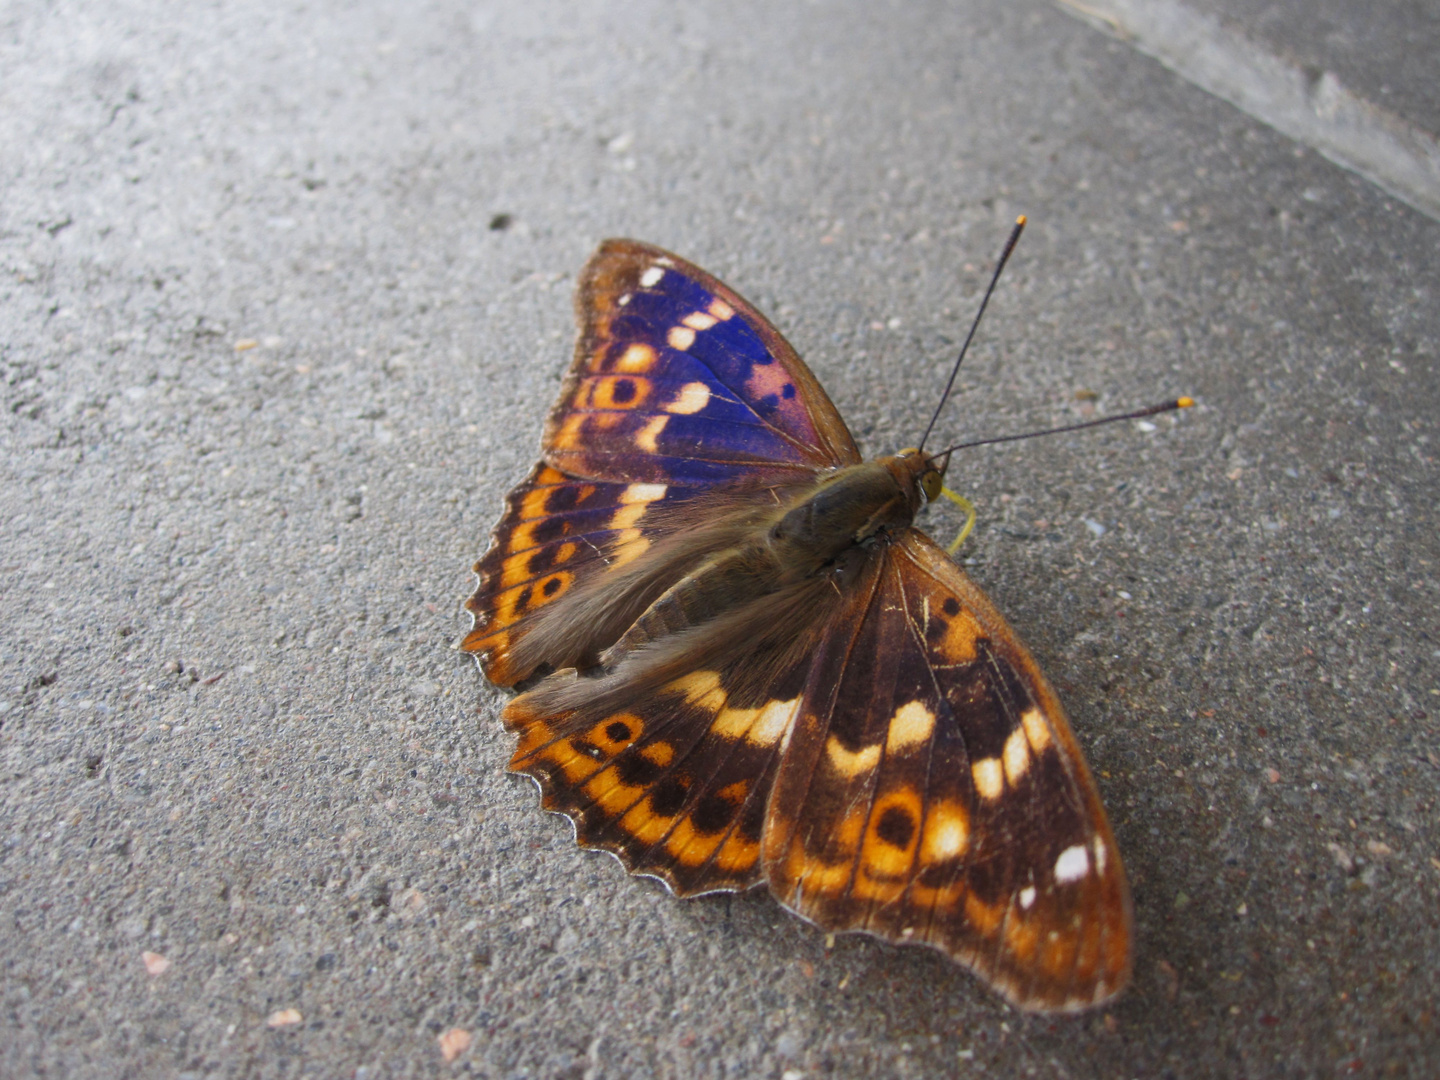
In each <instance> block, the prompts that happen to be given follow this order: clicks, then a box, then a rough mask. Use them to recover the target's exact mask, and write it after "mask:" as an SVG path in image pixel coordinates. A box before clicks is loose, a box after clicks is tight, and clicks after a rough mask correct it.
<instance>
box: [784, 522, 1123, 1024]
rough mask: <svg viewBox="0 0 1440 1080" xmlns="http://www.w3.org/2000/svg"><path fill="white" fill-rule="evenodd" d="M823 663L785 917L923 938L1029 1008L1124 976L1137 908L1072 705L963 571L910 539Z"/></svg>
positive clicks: (789, 855)
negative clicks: (1076, 731)
mask: <svg viewBox="0 0 1440 1080" xmlns="http://www.w3.org/2000/svg"><path fill="white" fill-rule="evenodd" d="M850 599H851V607H850V609H849V610H848V611H847V612H846V613H844V614H842V615H840V616H839V617H837V618H836V620H835V622H834V623H833V626H834V629H833V631H832V633H831V634H830V635H829V636H828V638H827V640H826V641H825V644H824V645H823V646H822V648H821V650H820V652H819V654H818V655H817V656H816V658H815V662H814V666H813V667H812V669H811V672H810V678H809V682H808V684H807V687H806V690H805V696H804V698H803V700H802V704H801V708H800V711H799V714H798V717H797V721H796V728H795V731H794V733H793V735H792V738H791V741H790V744H789V748H788V750H787V752H786V756H785V759H784V760H783V762H782V763H781V766H780V772H779V775H778V777H777V780H776V785H775V789H774V791H773V792H772V796H771V804H770V813H769V818H768V820H767V822H766V826H765V838H764V859H765V872H766V876H767V879H768V881H769V884H770V888H771V890H772V892H774V893H775V895H776V896H777V897H778V898H779V899H780V900H781V901H782V902H783V903H785V904H786V905H787V906H789V907H791V908H793V909H794V910H796V911H797V912H799V913H800V914H802V915H804V916H806V917H807V918H809V919H811V920H813V921H815V922H816V923H818V924H820V925H821V926H824V927H827V928H829V929H834V930H865V931H869V932H871V933H873V934H876V935H878V936H881V937H884V938H886V939H888V940H892V941H896V942H902V943H904V942H916V943H918V942H924V943H927V944H930V945H933V946H935V947H937V948H940V949H942V950H943V951H944V952H946V953H948V954H950V955H951V956H953V957H955V958H956V959H957V960H959V961H961V962H962V963H965V964H967V965H968V966H970V967H972V968H974V969H975V970H976V971H978V972H979V973H981V974H983V975H985V976H986V977H987V978H988V979H990V980H991V981H992V982H993V983H995V984H996V985H997V987H999V988H1000V989H1001V990H1002V991H1003V992H1005V993H1006V995H1007V996H1008V997H1010V998H1011V999H1012V1000H1013V1001H1015V1002H1017V1003H1018V1004H1021V1005H1024V1006H1026V1007H1031V1008H1050V1009H1066V1008H1080V1007H1084V1006H1086V1005H1090V1004H1093V1003H1095V1002H1096V1001H1098V1000H1102V999H1104V998H1106V997H1108V996H1110V995H1111V994H1113V993H1114V992H1115V990H1116V989H1118V988H1119V986H1121V985H1122V984H1123V983H1124V981H1125V979H1126V977H1127V976H1128V971H1129V897H1128V894H1127V893H1126V887H1125V881H1124V875H1123V871H1122V870H1121V867H1120V862H1119V858H1118V856H1117V854H1116V852H1115V845H1114V840H1113V838H1112V837H1111V834H1110V829H1109V825H1108V823H1107V822H1106V819H1105V814H1104V810H1103V808H1102V807H1101V805H1100V802H1099V798H1098V795H1097V794H1096V791H1095V788H1094V784H1093V781H1091V779H1090V777H1089V774H1088V772H1087V771H1086V768H1085V764H1084V761H1083V759H1082V758H1081V756H1080V753H1079V750H1078V748H1077V747H1076V746H1075V743H1074V739H1073V737H1072V736H1071V734H1070V731H1069V727H1068V725H1067V723H1066V721H1065V717H1064V713H1063V712H1062V711H1061V709H1060V706H1059V703H1058V701H1057V700H1056V698H1055V696H1054V694H1053V692H1052V691H1051V690H1050V688H1049V687H1048V685H1046V683H1045V681H1044V679H1043V677H1042V676H1041V675H1040V673H1039V671H1038V669H1036V667H1035V665H1034V662H1033V661H1032V660H1031V659H1030V657H1029V655H1028V654H1027V653H1026V652H1025V651H1024V649H1023V648H1022V647H1021V646H1020V645H1019V644H1018V642H1017V641H1016V640H1015V638H1014V635H1013V634H1012V633H1011V632H1010V631H1009V629H1008V627H1006V626H1005V623H1004V621H1003V620H1002V619H1001V618H1000V616H999V615H998V613H996V612H995V610H994V608H993V607H992V606H991V605H990V604H989V602H988V601H987V600H986V599H985V597H984V595H983V594H982V593H980V591H979V590H978V589H976V588H975V586H974V585H973V584H971V583H970V582H969V581H968V579H966V578H965V576H964V575H963V574H962V573H961V572H960V570H959V569H958V568H957V567H956V566H955V565H954V564H953V563H952V562H951V561H950V560H949V559H948V558H946V557H945V555H944V554H943V553H941V552H940V551H939V549H938V548H936V547H935V545H934V544H933V543H932V542H931V541H930V540H929V539H928V538H926V537H925V536H924V535H923V534H921V533H920V532H918V531H917V530H914V529H911V530H908V531H907V532H906V533H905V534H904V535H903V537H902V538H901V539H900V540H899V542H898V543H896V544H894V545H892V546H891V547H889V548H888V549H887V550H886V551H885V552H884V554H883V557H881V558H878V559H877V560H876V562H875V564H874V566H873V567H872V568H871V569H870V571H869V577H868V579H867V581H866V583H865V585H864V587H863V588H857V589H856V590H855V591H854V592H853V593H852V595H851V598H850Z"/></svg>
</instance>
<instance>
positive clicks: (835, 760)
mask: <svg viewBox="0 0 1440 1080" xmlns="http://www.w3.org/2000/svg"><path fill="white" fill-rule="evenodd" d="M825 753H826V755H827V756H828V757H829V758H830V765H831V767H832V768H834V770H835V771H836V772H838V773H839V774H840V775H841V776H848V777H856V776H859V775H860V774H861V773H867V772H869V771H870V770H871V769H873V768H875V766H876V765H878V764H879V763H880V746H879V744H878V743H877V744H876V745H874V746H867V747H865V748H864V749H863V750H854V751H851V750H846V749H845V747H844V746H842V745H841V743H840V740H839V739H837V738H836V737H835V736H834V735H831V736H830V738H829V739H828V740H826V743H825Z"/></svg>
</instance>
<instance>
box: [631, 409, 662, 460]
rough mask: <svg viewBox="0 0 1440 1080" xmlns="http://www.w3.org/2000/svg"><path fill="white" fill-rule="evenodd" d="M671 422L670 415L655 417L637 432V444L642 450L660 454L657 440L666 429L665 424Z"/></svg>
mask: <svg viewBox="0 0 1440 1080" xmlns="http://www.w3.org/2000/svg"><path fill="white" fill-rule="evenodd" d="M669 422H670V417H669V416H668V415H665V416H657V417H655V418H654V419H653V420H651V421H650V422H649V423H647V424H646V425H645V426H644V427H643V428H641V429H640V430H639V431H637V432H636V433H635V445H636V446H638V447H640V449H641V450H647V451H649V452H650V453H652V454H658V453H659V452H660V446H659V444H658V443H656V442H655V440H656V439H658V438H659V437H660V433H661V432H662V431H664V430H665V425H666V424H668V423H669Z"/></svg>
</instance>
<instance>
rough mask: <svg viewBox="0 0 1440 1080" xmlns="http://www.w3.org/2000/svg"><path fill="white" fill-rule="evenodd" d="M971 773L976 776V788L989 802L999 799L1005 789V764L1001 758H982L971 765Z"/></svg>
mask: <svg viewBox="0 0 1440 1080" xmlns="http://www.w3.org/2000/svg"><path fill="white" fill-rule="evenodd" d="M970 774H971V775H972V776H973V777H975V790H976V791H978V792H980V797H981V798H982V799H985V800H986V801H987V802H993V801H994V800H996V799H998V798H999V797H1000V793H1001V792H1002V791H1004V790H1005V766H1003V765H1001V764H1000V759H999V758H996V757H987V758H981V759H980V760H979V761H977V762H975V764H974V765H971V766H970Z"/></svg>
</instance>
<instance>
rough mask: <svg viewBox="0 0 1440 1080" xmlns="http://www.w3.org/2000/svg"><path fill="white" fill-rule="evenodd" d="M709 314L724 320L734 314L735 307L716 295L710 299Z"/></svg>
mask: <svg viewBox="0 0 1440 1080" xmlns="http://www.w3.org/2000/svg"><path fill="white" fill-rule="evenodd" d="M710 314H711V315H714V316H715V318H717V319H719V320H720V321H721V322H724V321H725V320H726V319H729V318H731V317H733V316H734V314H735V309H734V308H732V307H731V306H730V305H729V304H727V303H725V301H724V300H721V299H720V298H719V297H718V296H717V297H716V298H715V299H714V300H711V301H710Z"/></svg>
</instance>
